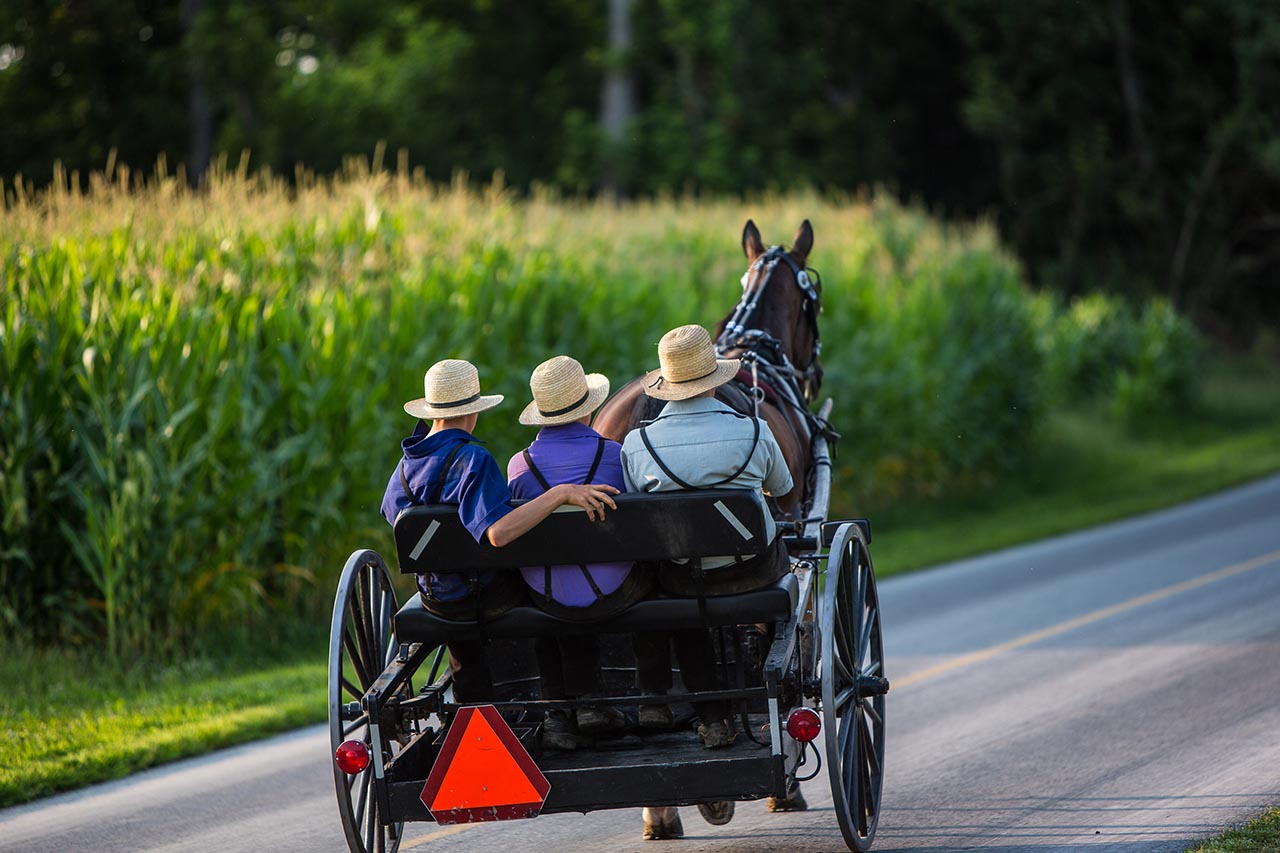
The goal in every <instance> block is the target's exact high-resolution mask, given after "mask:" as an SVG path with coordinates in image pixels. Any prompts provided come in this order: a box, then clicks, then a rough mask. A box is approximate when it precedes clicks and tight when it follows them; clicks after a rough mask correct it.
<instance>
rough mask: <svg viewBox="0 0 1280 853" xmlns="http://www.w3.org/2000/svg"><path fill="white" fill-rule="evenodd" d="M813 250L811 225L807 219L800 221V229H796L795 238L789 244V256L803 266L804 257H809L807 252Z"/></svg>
mask: <svg viewBox="0 0 1280 853" xmlns="http://www.w3.org/2000/svg"><path fill="white" fill-rule="evenodd" d="M812 251H813V226H812V225H810V224H809V220H807V219H806V220H805V221H804V222H802V223H800V230H798V231H796V239H795V241H794V242H792V244H791V252H790V254H791V257H792V258H794V259H795V262H796V263H798V264H800V265H801V266H804V262H805V259H806V258H808V257H809V253H810V252H812Z"/></svg>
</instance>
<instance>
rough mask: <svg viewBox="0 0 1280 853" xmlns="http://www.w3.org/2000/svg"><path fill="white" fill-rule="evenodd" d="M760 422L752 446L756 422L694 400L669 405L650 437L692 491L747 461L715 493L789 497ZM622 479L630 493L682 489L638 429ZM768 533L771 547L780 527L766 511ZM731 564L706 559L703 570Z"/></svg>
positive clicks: (625, 448) (787, 476)
mask: <svg viewBox="0 0 1280 853" xmlns="http://www.w3.org/2000/svg"><path fill="white" fill-rule="evenodd" d="M757 420H759V423H760V438H759V440H758V441H756V442H755V444H754V446H753V444H752V436H753V434H754V429H753V427H752V425H751V421H752V418H750V417H742V416H741V415H739V414H738V413H737V412H735V411H734V410H733V409H731V408H729V407H728V406H726V405H725V404H724V403H722V402H720V401H719V400H716V399H715V398H713V397H695V398H693V399H692V400H672V401H671V402H670V403H667V405H666V406H664V407H663V409H662V414H661V415H660V416H659V418H658V419H657V420H655V421H654V422H653V423H652V424H650V425H649V426H648V427H646V428H645V433H646V434H647V435H648V437H649V443H650V444H652V445H653V449H654V451H655V452H656V453H657V454H658V455H659V456H660V457H662V461H663V463H664V464H665V465H666V466H667V467H668V468H670V469H671V471H672V473H674V474H675V475H676V476H677V477H679V478H680V479H681V480H684V481H685V482H686V483H688V484H689V485H691V486H696V487H698V488H705V487H708V486H710V484H711V483H716V482H718V481H720V480H723V479H725V478H726V477H728V476H730V475H731V474H733V472H734V471H737V470H738V468H739V467H740V466H741V465H742V463H743V462H744V461H746V462H747V466H746V467H745V468H743V470H742V473H741V474H739V475H738V476H737V477H736V478H735V479H734V480H732V481H730V482H728V483H723V484H721V485H720V486H717V487H716V488H721V489H756V490H758V491H763V492H766V493H768V494H771V495H777V496H782V495H785V494H787V493H788V492H790V491H791V489H792V487H793V485H794V484H793V483H792V481H791V471H790V470H789V469H788V468H787V461H786V459H784V458H783V456H782V448H781V447H779V446H778V440H777V439H776V438H774V437H773V432H772V430H770V429H769V425H768V424H767V423H765V422H764V420H763V419H757ZM748 454H750V460H749V461H748V458H747V457H748ZM622 474H623V477H624V478H625V479H626V483H627V491H628V492H672V491H678V490H680V489H681V488H682V487H681V486H680V485H679V484H677V483H675V482H674V481H673V480H672V479H671V478H670V477H668V476H667V475H666V473H664V472H663V470H662V468H661V467H659V466H658V463H657V462H655V461H654V459H653V455H652V454H650V453H649V450H648V448H646V447H645V446H644V441H643V440H642V439H641V438H640V430H638V429H635V430H632V431H631V432H629V433H627V437H626V438H625V439H624V440H623V442H622ZM765 529H766V530H767V531H768V535H769V541H770V542H772V541H773V539H774V537H775V536H776V535H777V528H776V526H775V525H774V523H773V518H772V517H771V516H770V515H769V514H768V513H767V512H766V513H765ZM732 562H734V560H733V558H732V557H727V558H725V557H711V558H708V559H706V560H703V567H704V568H707V569H714V568H719V567H721V566H726V565H729V564H730V563H732Z"/></svg>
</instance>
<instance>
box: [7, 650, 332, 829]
mask: <svg viewBox="0 0 1280 853" xmlns="http://www.w3.org/2000/svg"><path fill="white" fill-rule="evenodd" d="M324 645H325V644H324V640H323V639H322V638H320V637H319V636H317V637H316V638H314V641H312V642H308V643H306V644H304V645H301V649H302V651H303V654H301V655H298V654H294V655H293V656H291V657H290V658H289V659H286V660H284V661H275V662H272V661H269V660H267V659H265V658H264V657H263V656H262V655H261V653H260V652H255V651H253V650H248V649H233V650H232V651H231V652H230V653H229V654H228V653H224V654H220V655H218V656H217V657H216V658H215V657H214V656H213V655H211V654H202V655H199V656H197V657H194V658H192V659H190V660H187V661H185V662H183V663H180V664H175V665H170V666H161V665H156V664H147V663H139V662H128V663H118V664H111V663H107V662H104V661H103V660H102V656H101V654H98V653H95V652H92V651H83V650H75V651H37V650H33V649H30V648H13V649H10V650H7V651H6V653H5V655H4V656H3V657H2V658H0V681H2V682H3V683H4V684H6V685H9V687H8V688H7V689H6V691H5V693H6V695H5V696H4V697H3V698H2V699H0V719H3V736H2V737H0V806H11V805H15V804H18V803H22V802H26V801H28V800H33V799H36V798H37V797H43V796H47V795H49V794H53V793H56V792H58V791H64V790H68V789H71V788H78V787H81V786H84V785H89V784H92V783H94V782H104V781H107V780H109V779H117V778H120V777H122V776H127V775H128V774H130V773H134V772H137V771H138V770H142V769H144V768H146V767H152V766H155V765H157V764H163V763H165V762H168V761H173V760H176V759H179V758H185V757H188V756H193V755H199V754H201V753H205V752H208V751H210V750H213V749H217V748H220V747H225V746H231V745H232V744H237V743H243V742H244V741H248V740H253V739H255V738H260V737H264V736H266V735H270V734H274V733H276V732H280V731H286V730H288V729H292V728H297V727H298V726H301V725H305V724H308V723H315V722H319V721H321V720H323V719H324V717H325V702H326V700H325V673H326V667H325V662H324V660H323V652H320V653H317V652H318V651H319V650H322V649H323V648H324Z"/></svg>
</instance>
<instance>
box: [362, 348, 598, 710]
mask: <svg viewBox="0 0 1280 853" xmlns="http://www.w3.org/2000/svg"><path fill="white" fill-rule="evenodd" d="M423 386H424V391H425V396H423V397H422V398H420V399H417V400H411V401H409V402H408V403H405V404H404V410H405V412H407V413H408V414H410V415H413V416H414V417H416V418H419V419H421V420H423V421H426V420H430V421H431V427H430V429H429V430H426V428H425V424H419V426H418V428H417V429H416V430H414V434H413V435H411V436H409V437H408V438H406V439H405V440H404V441H403V442H401V448H402V449H403V451H404V458H403V459H401V461H400V464H399V465H397V466H396V470H395V472H394V473H393V474H392V475H391V479H390V481H389V482H388V483H387V489H386V492H385V494H384V495H383V498H382V515H383V517H384V518H386V519H387V522H388V523H391V524H394V523H395V520H396V516H397V515H399V514H400V512H401V511H403V510H405V509H407V508H408V507H410V506H417V505H421V504H436V503H447V504H456V505H457V507H458V516H459V518H461V520H462V524H463V526H464V527H466V528H467V530H468V531H469V532H470V533H471V535H472V536H473V537H475V540H476V541H477V542H479V541H481V540H482V539H487V540H488V541H489V543H490V544H491V545H493V546H494V547H498V548H501V547H502V546H504V545H507V544H509V543H510V542H512V541H514V540H515V539H518V538H519V537H520V536H522V535H524V534H525V533H527V532H528V531H529V530H531V529H532V528H533V527H534V526H535V525H537V524H538V523H539V522H541V521H542V520H543V519H545V518H546V517H547V516H549V515H550V514H551V513H552V512H553V511H555V509H556V508H558V507H560V506H563V505H564V504H573V505H575V506H578V507H581V508H582V509H584V510H586V512H587V517H588V518H589V519H591V520H592V521H595V520H596V518H597V517H598V518H604V510H605V507H609V508H610V509H617V505H616V504H614V502H613V499H612V498H611V497H610V495H615V494H617V493H618V489H616V488H614V487H613V486H608V485H575V484H569V483H566V484H562V485H558V486H554V487H552V488H551V489H550V490H548V491H547V492H546V493H545V494H543V495H540V496H539V497H537V498H535V499H533V500H531V501H529V502H528V503H525V504H523V505H521V506H520V507H512V506H511V503H510V500H511V493H510V491H509V490H508V488H507V481H506V478H505V477H503V476H502V471H501V470H500V469H499V468H498V463H497V462H495V461H494V458H493V456H491V455H490V454H489V451H487V450H485V449H484V448H483V447H479V446H478V444H477V441H478V440H477V439H476V438H475V437H474V436H473V435H472V432H473V431H474V430H475V427H476V421H477V419H478V416H479V414H480V412H483V411H485V410H486V409H491V408H493V407H494V406H496V405H498V404H499V403H501V402H502V399H503V398H502V395H500V394H493V395H482V394H481V393H480V376H479V373H478V372H477V371H476V369H475V367H474V366H473V365H472V364H470V363H469V362H466V361H462V360H460V359H447V360H445V361H441V362H437V363H436V364H434V365H432V366H431V369H430V370H428V371H427V374H426V377H425V378H424V381H423ZM479 580H480V591H479V593H478V595H477V594H475V593H473V592H472V590H471V588H470V586H469V585H468V583H467V581H466V580H465V579H464V578H461V577H459V576H457V575H448V574H439V575H438V574H431V575H418V590H419V594H420V595H421V596H422V603H423V605H424V606H425V607H426V608H427V609H428V610H430V611H431V612H432V613H434V614H436V615H437V616H440V617H441V618H444V619H454V620H459V621H471V620H473V619H475V617H476V614H477V612H479V613H481V614H482V615H483V616H484V618H486V619H488V618H492V617H494V616H498V615H499V614H501V613H504V612H506V611H507V610H510V609H511V608H512V607H514V606H515V605H517V604H519V603H520V602H521V601H522V600H523V599H524V596H525V585H524V582H523V581H522V580H521V578H520V577H519V576H518V575H516V574H515V573H514V572H510V573H503V572H486V573H482V574H481V575H480V579H479ZM448 648H449V658H450V669H451V670H452V672H453V688H454V695H455V698H456V699H457V701H459V702H472V703H474V702H482V701H485V700H488V699H491V698H492V697H493V683H492V679H491V678H490V676H489V667H488V665H487V663H486V661H485V658H484V644H483V643H482V642H481V641H479V640H464V641H461V642H453V643H449V644H448Z"/></svg>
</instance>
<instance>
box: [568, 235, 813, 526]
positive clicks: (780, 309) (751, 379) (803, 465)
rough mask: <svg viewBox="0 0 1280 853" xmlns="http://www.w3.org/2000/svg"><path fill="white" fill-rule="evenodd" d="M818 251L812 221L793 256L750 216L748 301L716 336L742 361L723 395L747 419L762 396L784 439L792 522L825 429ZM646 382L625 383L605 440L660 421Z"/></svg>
mask: <svg viewBox="0 0 1280 853" xmlns="http://www.w3.org/2000/svg"><path fill="white" fill-rule="evenodd" d="M812 249H813V227H812V226H811V225H810V224H809V220H807V219H806V220H805V221H804V223H803V224H802V225H801V226H800V228H799V230H798V231H797V232H796V236H795V240H794V241H793V242H792V245H791V248H790V249H789V250H786V251H784V250H783V249H782V248H781V247H780V246H775V247H773V248H771V249H766V248H765V246H764V242H763V241H762V240H761V239H760V231H759V229H757V228H756V225H755V223H754V222H752V221H751V220H749V219H748V220H747V224H746V226H745V227H744V228H743V229H742V251H743V253H744V254H745V255H746V256H747V262H748V264H749V266H748V268H747V272H746V274H745V275H744V276H743V277H742V298H741V299H740V300H739V302H738V304H737V306H736V307H735V308H734V310H733V311H731V312H730V313H729V314H728V315H726V316H725V318H724V319H723V320H721V321H720V323H719V325H718V326H716V332H715V335H714V337H715V340H716V349H717V350H718V351H719V353H720V355H721V357H724V358H739V357H741V358H743V369H742V371H741V372H740V373H739V374H738V379H737V380H736V381H734V382H730V383H728V384H726V385H722V386H720V388H719V389H717V391H716V397H717V399H720V400H722V401H724V402H725V403H726V404H727V405H729V406H731V407H732V408H734V409H736V410H737V411H740V412H743V413H744V414H749V413H751V412H752V411H753V409H754V408H755V407H756V405H757V403H756V401H755V400H754V399H753V398H760V399H759V402H758V407H759V409H758V411H759V416H760V417H761V418H763V419H764V421H765V422H766V423H767V424H768V425H769V429H770V430H772V431H773V435H774V437H775V438H776V439H777V440H778V444H779V445H780V446H781V448H782V454H783V456H784V457H785V458H786V460H787V467H788V468H789V469H790V470H791V479H792V482H794V483H795V484H796V485H795V488H794V489H792V490H791V492H790V493H788V494H786V495H775V496H774V499H775V501H776V504H777V508H778V509H779V510H780V511H782V512H783V513H786V514H788V515H791V516H793V517H794V516H796V515H798V514H799V512H800V508H801V506H802V503H803V500H804V498H805V483H806V480H807V475H808V469H809V461H810V459H811V458H812V456H811V452H810V442H811V441H812V438H813V432H814V430H815V429H820V428H825V424H819V423H818V422H817V419H816V417H815V416H814V415H813V414H811V413H810V412H809V408H808V407H809V403H811V402H812V401H813V399H814V398H815V397H816V396H817V393H818V390H819V388H820V387H821V385H822V366H821V364H819V362H818V351H819V348H820V347H819V339H818V314H819V312H820V311H821V310H822V303H821V296H822V294H821V285H820V284H819V283H818V282H817V281H816V280H811V279H810V277H809V271H808V270H806V268H805V261H806V260H807V259H808V257H809V252H810V251H811V250H812ZM815 279H816V274H815ZM753 368H754V371H753ZM642 379H643V377H642V378H641V379H634V380H632V381H631V382H629V383H627V384H626V385H624V386H623V387H622V388H621V389H620V390H619V391H618V392H617V393H616V394H614V395H613V397H611V398H610V399H609V400H608V402H606V403H605V404H604V406H603V407H602V408H601V409H600V413H599V414H598V415H597V416H596V419H595V423H594V426H595V428H596V430H597V431H598V432H600V434H601V435H604V436H606V437H608V438H612V439H614V440H615V441H622V439H623V436H625V435H626V434H627V433H628V432H630V431H631V430H633V429H635V428H636V427H638V426H640V424H641V422H642V421H647V420H651V419H653V418H655V417H657V416H658V413H659V412H660V411H661V409H662V406H663V403H662V401H661V400H656V399H654V398H652V397H648V396H645V394H644V389H643V387H642Z"/></svg>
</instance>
